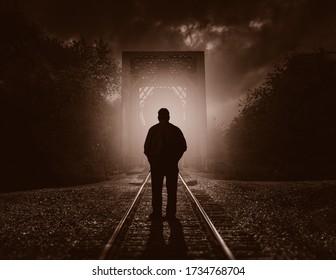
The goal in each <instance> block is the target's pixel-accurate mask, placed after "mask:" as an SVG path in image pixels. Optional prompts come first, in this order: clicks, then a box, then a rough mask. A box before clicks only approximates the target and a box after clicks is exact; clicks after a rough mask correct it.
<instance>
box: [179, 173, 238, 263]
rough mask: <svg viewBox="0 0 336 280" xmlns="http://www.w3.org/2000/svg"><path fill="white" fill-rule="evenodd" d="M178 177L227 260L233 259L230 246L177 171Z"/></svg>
mask: <svg viewBox="0 0 336 280" xmlns="http://www.w3.org/2000/svg"><path fill="white" fill-rule="evenodd" d="M179 177H180V180H181V182H182V184H183V185H184V187H185V188H186V190H187V191H188V193H189V195H190V196H191V198H192V199H193V202H194V203H195V204H196V206H197V209H198V210H199V212H200V213H201V216H202V217H203V219H204V220H205V222H206V224H207V226H208V227H209V229H210V231H211V233H212V234H213V236H214V237H215V238H216V240H217V242H218V244H219V246H220V247H221V249H222V251H223V253H224V254H225V255H226V256H227V258H228V259H229V260H234V259H235V257H234V256H233V254H232V252H231V250H230V248H229V247H228V246H227V244H226V243H225V241H224V239H223V238H222V236H221V235H220V234H219V232H218V230H217V229H216V227H215V226H214V224H213V223H212V222H211V220H210V218H209V216H208V215H207V213H206V212H205V210H204V209H203V207H202V206H201V204H200V203H199V201H198V200H197V198H196V197H195V196H194V194H193V193H192V192H191V190H190V188H189V187H188V185H187V183H186V181H185V180H184V179H183V177H182V175H181V174H180V173H179Z"/></svg>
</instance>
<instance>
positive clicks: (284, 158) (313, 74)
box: [225, 50, 336, 179]
mask: <svg viewBox="0 0 336 280" xmlns="http://www.w3.org/2000/svg"><path fill="white" fill-rule="evenodd" d="M335 143H336V61H335V55H334V54H332V53H327V52H325V51H323V50H319V51H316V52H313V53H300V54H298V53H297V54H294V55H291V56H290V57H287V58H286V59H284V60H283V61H282V62H280V63H278V64H276V66H275V67H274V70H273V72H272V73H270V74H269V75H268V76H267V79H266V81H265V83H264V84H263V85H262V86H260V87H259V88H257V89H255V90H254V91H252V92H250V93H249V94H248V96H247V100H246V104H245V106H244V108H243V110H242V111H241V113H240V115H239V116H238V117H237V118H236V119H235V120H234V121H233V122H232V124H231V125H230V127H229V129H228V130H227V131H226V135H225V144H226V149H227V153H228V158H227V160H228V164H229V166H230V169H229V173H230V174H231V176H232V177H236V178H244V179H330V178H333V179H335V178H336V163H335V158H336V146H335Z"/></svg>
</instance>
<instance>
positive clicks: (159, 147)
mask: <svg viewBox="0 0 336 280" xmlns="http://www.w3.org/2000/svg"><path fill="white" fill-rule="evenodd" d="M169 118H170V117H169V111H168V110H167V109H166V108H162V109H160V110H159V112H158V119H159V123H158V124H156V125H154V126H152V127H151V128H150V129H149V131H148V134H147V137H146V141H145V154H146V156H147V158H148V161H149V163H150V166H151V177H152V207H153V213H151V214H150V216H149V217H150V218H151V219H161V218H162V186H163V178H164V177H166V187H167V194H168V199H167V208H166V217H167V219H174V218H175V214H176V195H177V176H178V162H179V160H180V158H181V157H182V155H183V153H184V152H185V151H186V150H187V144H186V141H185V139H184V136H183V133H182V131H181V130H180V129H179V128H178V127H177V126H175V125H172V124H171V123H170V122H169Z"/></svg>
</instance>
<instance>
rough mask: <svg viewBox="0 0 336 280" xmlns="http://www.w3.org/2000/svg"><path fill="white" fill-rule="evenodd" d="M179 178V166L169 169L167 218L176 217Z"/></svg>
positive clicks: (167, 178)
mask: <svg viewBox="0 0 336 280" xmlns="http://www.w3.org/2000/svg"><path fill="white" fill-rule="evenodd" d="M177 176H178V168H177V166H173V167H171V168H169V170H168V172H167V176H166V186H167V194H168V198H167V208H166V216H167V218H174V217H175V215H176V198H177Z"/></svg>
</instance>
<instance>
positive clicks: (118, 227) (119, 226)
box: [99, 172, 150, 260]
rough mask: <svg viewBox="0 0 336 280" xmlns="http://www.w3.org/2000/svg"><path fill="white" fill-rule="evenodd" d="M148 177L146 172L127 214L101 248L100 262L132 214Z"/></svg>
mask: <svg viewBox="0 0 336 280" xmlns="http://www.w3.org/2000/svg"><path fill="white" fill-rule="evenodd" d="M149 176H150V172H148V175H147V176H146V178H145V180H144V181H143V182H142V184H141V187H140V189H139V191H138V193H137V194H136V196H135V198H134V200H133V202H132V205H131V206H130V208H129V209H128V210H127V212H126V213H125V215H124V216H123V218H122V219H121V220H120V222H119V224H118V225H117V227H116V228H115V230H114V232H113V234H112V236H111V238H110V239H109V241H108V242H107V243H106V245H105V246H104V248H103V250H102V252H101V254H100V256H99V259H100V260H104V259H105V258H106V257H107V254H108V253H109V251H110V249H111V247H112V245H113V243H114V241H115V240H116V238H117V236H118V235H119V234H120V232H121V229H122V228H123V226H124V224H125V221H126V220H127V218H128V216H129V215H130V213H131V212H132V210H133V208H134V206H135V204H136V203H137V202H138V200H139V197H140V194H141V193H142V191H143V189H144V188H145V186H146V183H147V181H148V179H149Z"/></svg>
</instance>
